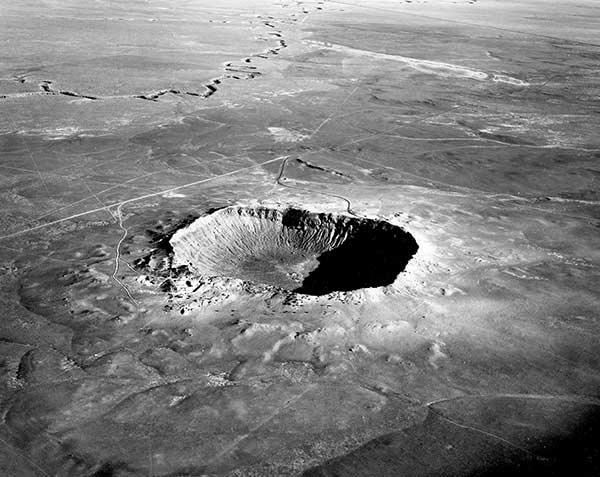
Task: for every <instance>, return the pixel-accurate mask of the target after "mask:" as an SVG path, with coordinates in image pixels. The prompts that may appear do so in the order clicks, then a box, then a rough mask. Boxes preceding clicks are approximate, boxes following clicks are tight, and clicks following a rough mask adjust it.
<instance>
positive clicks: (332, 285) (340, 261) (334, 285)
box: [294, 224, 419, 295]
mask: <svg viewBox="0 0 600 477" xmlns="http://www.w3.org/2000/svg"><path fill="white" fill-rule="evenodd" d="M386 225H387V224H386ZM418 248H419V247H418V245H417V242H416V241H415V239H414V238H413V237H412V235H410V234H409V233H407V232H405V231H403V230H402V229H400V228H399V227H394V226H391V225H388V226H379V227H373V228H371V227H367V228H364V229H359V230H357V231H356V232H355V233H354V234H353V235H352V236H350V237H349V238H348V239H347V240H346V241H345V242H344V243H343V244H341V245H340V246H339V247H337V248H334V249H333V250H329V251H327V252H323V253H322V254H321V255H319V256H318V257H317V261H318V262H319V265H318V266H317V268H315V269H314V270H313V271H312V272H311V273H310V274H309V275H308V276H307V277H306V278H305V279H304V280H303V282H302V285H301V286H300V287H298V288H297V289H295V290H294V291H295V292H297V293H304V294H306V295H325V294H327V293H331V292H334V291H351V290H357V289H359V288H374V287H382V286H387V285H391V284H392V283H393V282H394V280H396V277H397V276H398V275H399V274H400V273H401V272H403V271H404V269H405V268H406V265H407V264H408V262H409V260H410V259H411V258H412V257H413V255H414V254H415V253H416V252H417V249H418Z"/></svg>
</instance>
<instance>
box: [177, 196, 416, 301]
mask: <svg viewBox="0 0 600 477" xmlns="http://www.w3.org/2000/svg"><path fill="white" fill-rule="evenodd" d="M170 244H171V247H172V250H173V257H172V264H171V265H172V267H175V268H178V267H186V268H187V269H188V270H189V272H191V273H192V274H196V275H199V276H223V277H230V278H237V279H241V280H244V281H249V282H252V283H255V284H262V285H268V286H274V287H279V288H283V289H286V290H289V291H293V292H295V293H303V294H307V295H326V294H328V293H332V292H336V291H340V292H345V291H352V290H357V289H360V288H373V287H382V286H387V285H390V284H392V283H393V282H394V281H395V280H396V278H397V276H398V275H399V274H400V273H401V272H402V271H403V270H404V269H405V267H406V265H407V263H408V262H409V260H410V259H411V258H412V257H413V255H414V254H415V253H416V251H417V249H418V245H417V242H416V241H415V239H414V238H413V236H412V235H411V234H409V233H408V232H406V231H405V230H403V229H402V228H400V227H398V226H396V225H393V224H391V223H389V222H386V221H383V220H373V219H367V218H359V217H353V216H348V215H337V214H329V213H313V212H309V211H306V210H303V209H298V208H287V209H283V210H280V209H271V208H264V207H227V208H223V209H219V210H216V211H214V212H212V213H211V214H208V215H206V216H203V217H200V218H199V219H197V220H195V221H194V222H192V223H191V224H189V225H188V226H186V227H185V228H182V229H180V230H178V231H177V232H176V233H175V234H174V235H173V236H172V238H171V240H170Z"/></svg>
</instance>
